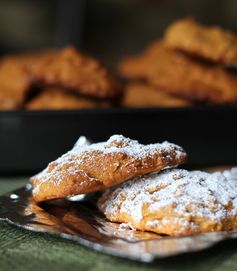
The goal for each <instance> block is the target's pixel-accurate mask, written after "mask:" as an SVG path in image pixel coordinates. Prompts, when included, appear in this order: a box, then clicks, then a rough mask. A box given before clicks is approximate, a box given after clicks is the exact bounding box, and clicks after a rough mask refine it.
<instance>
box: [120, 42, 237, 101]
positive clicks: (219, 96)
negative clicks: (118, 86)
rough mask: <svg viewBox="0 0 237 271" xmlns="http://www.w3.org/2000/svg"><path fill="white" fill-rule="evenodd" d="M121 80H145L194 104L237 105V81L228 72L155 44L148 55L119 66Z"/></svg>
mask: <svg viewBox="0 0 237 271" xmlns="http://www.w3.org/2000/svg"><path fill="white" fill-rule="evenodd" d="M119 71H120V74H121V75H122V76H124V77H125V78H128V79H138V80H139V79H140V80H145V81H147V82H148V83H150V84H151V85H153V86H155V87H157V88H161V89H163V90H164V91H166V92H167V93H171V94H174V95H176V96H179V97H184V98H188V99H190V100H194V101H199V102H201V101H203V102H212V103H220V104H221V103H231V102H235V101H237V90H236V85H237V77H236V76H235V75H234V74H232V73H231V72H228V71H226V70H225V69H223V68H221V67H218V66H213V65H208V64H204V63H202V62H198V61H195V60H193V59H191V58H190V57H188V56H187V55H184V54H183V53H181V52H178V51H176V50H173V49H170V48H168V47H167V46H166V45H165V44H164V43H163V42H161V41H157V42H154V43H153V44H152V45H151V46H150V47H148V48H147V49H146V50H145V52H143V53H142V54H140V55H138V56H134V57H130V58H127V59H125V60H124V61H122V62H121V63H120V65H119Z"/></svg>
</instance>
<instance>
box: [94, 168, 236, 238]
mask: <svg viewBox="0 0 237 271" xmlns="http://www.w3.org/2000/svg"><path fill="white" fill-rule="evenodd" d="M98 207H99V209H100V210H101V211H102V212H103V213H104V214H105V216H106V218H107V219H108V220H110V221H112V222H120V223H127V224H128V225H129V226H130V227H132V228H134V229H138V230H142V231H152V232H155V233H158V234H167V235H171V236H182V235H192V234H197V233H205V232H211V231H222V230H233V229H237V168H233V169H232V170H230V171H224V172H223V173H220V172H216V173H206V172H201V171H191V172H189V171H186V170H182V169H170V170H165V171H163V172H161V173H158V174H157V173H153V174H150V175H146V176H143V177H139V178H136V179H133V180H130V181H128V182H126V183H124V184H122V185H121V186H119V187H117V188H115V189H112V190H108V191H106V192H105V193H104V194H103V195H102V197H101V198H100V200H99V201H98Z"/></svg>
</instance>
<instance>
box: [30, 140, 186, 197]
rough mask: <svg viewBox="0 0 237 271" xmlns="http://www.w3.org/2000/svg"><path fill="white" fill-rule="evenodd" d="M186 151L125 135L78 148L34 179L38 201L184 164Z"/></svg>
mask: <svg viewBox="0 0 237 271" xmlns="http://www.w3.org/2000/svg"><path fill="white" fill-rule="evenodd" d="M185 159H186V153H185V152H184V150H183V149H182V148H181V147H179V146H177V145H174V144H171V143H168V142H163V143H161V144H159V143H157V144H150V145H142V144H140V143H139V142H138V141H136V140H131V139H129V138H126V137H124V136H122V135H114V136H112V137H110V138H109V140H108V141H106V142H102V143H97V144H92V145H86V146H78V145H76V146H75V147H74V148H73V149H72V150H71V151H69V152H68V153H66V154H64V155H63V156H62V157H60V158H58V159H57V160H56V161H54V162H52V163H50V164H49V165H48V167H47V168H46V169H45V170H43V171H42V172H41V173H39V174H38V175H36V176H34V177H32V178H31V182H32V184H33V197H34V199H35V200H36V201H38V202H39V201H45V200H50V199H56V198H65V197H67V196H73V195H77V194H83V193H88V192H93V191H97V190H101V189H105V188H107V187H111V186H114V185H117V184H120V183H122V182H125V181H127V180H129V179H131V178H134V177H136V176H140V175H143V174H146V173H150V172H154V171H156V172H157V171H160V170H162V169H165V168H169V167H175V166H178V165H179V164H182V163H183V162H184V161H185Z"/></svg>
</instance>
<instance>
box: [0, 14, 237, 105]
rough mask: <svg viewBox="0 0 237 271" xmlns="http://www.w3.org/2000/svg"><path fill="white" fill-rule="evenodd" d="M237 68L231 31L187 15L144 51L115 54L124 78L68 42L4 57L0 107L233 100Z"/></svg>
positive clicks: (236, 98) (236, 92)
mask: <svg viewBox="0 0 237 271" xmlns="http://www.w3.org/2000/svg"><path fill="white" fill-rule="evenodd" d="M236 67H237V36H236V35H235V34H233V33H231V32H229V31H226V30H223V29H221V28H219V27H209V26H204V25H201V24H199V23H198V22H196V21H195V20H193V19H190V18H186V19H181V20H179V21H176V22H174V23H173V24H171V25H170V26H169V27H168V28H167V29H166V31H165V35H164V37H163V38H162V39H160V40H157V41H155V42H153V43H152V44H151V45H149V46H148V48H146V49H145V50H144V51H143V52H142V53H140V54H138V55H136V56H132V57H128V58H125V59H123V60H121V61H120V63H119V64H118V74H119V76H120V78H121V79H122V80H121V81H122V82H126V84H121V81H118V79H116V78H115V77H114V76H113V75H112V74H111V73H110V72H109V71H108V70H107V69H106V68H105V67H104V66H103V65H101V64H100V63H99V61H97V60H95V59H93V58H91V57H89V56H86V55H84V54H82V53H81V52H79V51H78V50H76V49H75V48H73V47H67V48H64V49H61V50H45V51H43V52H38V53H34V54H23V55H14V56H6V57H3V58H2V59H0V110H14V109H27V110H44V109H76V108H78V109H80V108H104V107H108V106H111V105H116V106H122V107H186V106H193V105H196V104H200V103H201V104H207V103H209V104H230V103H236V102H237V75H236V72H235V71H234V70H235V68H236ZM230 68H231V69H230ZM122 86H124V87H122Z"/></svg>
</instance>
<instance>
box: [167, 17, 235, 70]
mask: <svg viewBox="0 0 237 271" xmlns="http://www.w3.org/2000/svg"><path fill="white" fill-rule="evenodd" d="M165 42H166V43H167V45H168V46H170V47H171V48H175V49H179V50H182V51H184V52H187V53H190V54H192V55H196V56H199V57H202V58H204V59H207V60H210V61H213V62H215V63H224V64H226V65H229V66H236V65H237V36H236V35H235V34H234V33H231V32H230V31H227V30H223V29H221V28H220V27H217V26H212V27H208V26H204V25H202V24H199V23H198V22H196V21H195V20H193V19H191V18H186V19H182V20H178V21H176V22H174V23H173V24H171V26H170V27H169V28H168V29H167V31H166V33H165Z"/></svg>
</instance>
